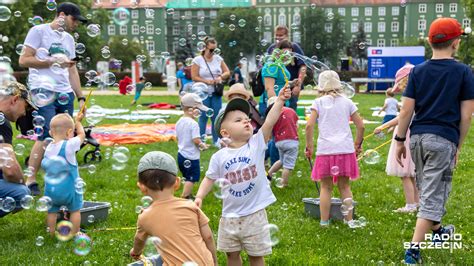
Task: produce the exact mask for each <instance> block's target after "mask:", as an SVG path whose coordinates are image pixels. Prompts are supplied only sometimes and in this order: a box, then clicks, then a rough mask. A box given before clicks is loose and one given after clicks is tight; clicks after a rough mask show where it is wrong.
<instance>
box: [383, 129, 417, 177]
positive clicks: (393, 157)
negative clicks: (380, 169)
mask: <svg viewBox="0 0 474 266" xmlns="http://www.w3.org/2000/svg"><path fill="white" fill-rule="evenodd" d="M397 131H398V126H396V127H395V129H394V130H393V136H394V137H395V135H396V134H397ZM406 137H407V140H406V141H405V149H406V151H407V153H406V154H407V156H406V158H405V159H403V158H402V163H403V167H401V166H400V165H399V164H398V162H397V154H396V152H397V141H395V140H393V138H392V143H391V145H390V150H389V151H388V156H387V166H386V167H385V172H386V173H387V175H390V176H398V177H407V176H411V177H414V176H415V163H413V160H412V159H411V152H410V129H408V130H407V134H406Z"/></svg>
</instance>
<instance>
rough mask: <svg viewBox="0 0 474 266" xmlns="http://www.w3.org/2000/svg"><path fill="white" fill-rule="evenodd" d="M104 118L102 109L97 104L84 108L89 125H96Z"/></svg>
mask: <svg viewBox="0 0 474 266" xmlns="http://www.w3.org/2000/svg"><path fill="white" fill-rule="evenodd" d="M104 118H105V112H104V109H103V108H102V107H101V106H99V105H92V106H91V107H89V108H87V110H86V121H87V123H89V125H97V124H98V123H99V122H100V121H102V119H104Z"/></svg>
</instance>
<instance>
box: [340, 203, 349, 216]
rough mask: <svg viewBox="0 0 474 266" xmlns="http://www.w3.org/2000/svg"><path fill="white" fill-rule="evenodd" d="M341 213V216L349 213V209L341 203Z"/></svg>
mask: <svg viewBox="0 0 474 266" xmlns="http://www.w3.org/2000/svg"><path fill="white" fill-rule="evenodd" d="M341 213H342V215H343V216H347V215H348V214H349V210H348V209H347V206H346V205H344V204H343V205H341Z"/></svg>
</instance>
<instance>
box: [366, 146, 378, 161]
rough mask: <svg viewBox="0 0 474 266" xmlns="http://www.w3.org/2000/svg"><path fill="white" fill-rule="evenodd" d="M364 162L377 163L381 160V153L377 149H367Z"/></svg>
mask: <svg viewBox="0 0 474 266" xmlns="http://www.w3.org/2000/svg"><path fill="white" fill-rule="evenodd" d="M364 162H365V163H366V164H377V163H379V162H380V154H379V153H378V152H377V151H376V150H372V149H371V150H367V151H365V152H364Z"/></svg>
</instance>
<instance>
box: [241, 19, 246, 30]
mask: <svg viewBox="0 0 474 266" xmlns="http://www.w3.org/2000/svg"><path fill="white" fill-rule="evenodd" d="M246 24H247V21H245V19H243V18H242V19H239V27H241V28H243V27H245V25H246Z"/></svg>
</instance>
